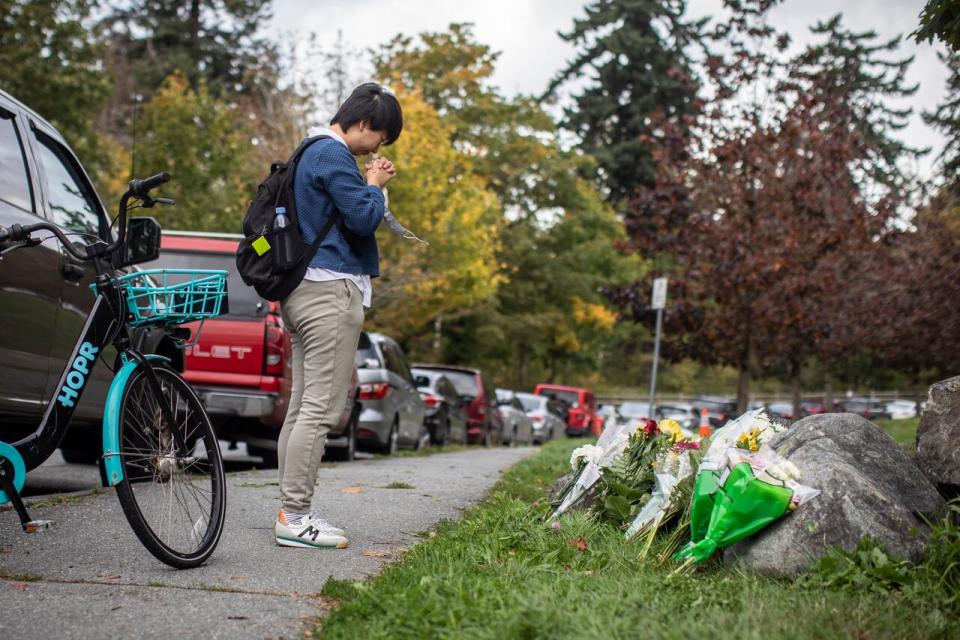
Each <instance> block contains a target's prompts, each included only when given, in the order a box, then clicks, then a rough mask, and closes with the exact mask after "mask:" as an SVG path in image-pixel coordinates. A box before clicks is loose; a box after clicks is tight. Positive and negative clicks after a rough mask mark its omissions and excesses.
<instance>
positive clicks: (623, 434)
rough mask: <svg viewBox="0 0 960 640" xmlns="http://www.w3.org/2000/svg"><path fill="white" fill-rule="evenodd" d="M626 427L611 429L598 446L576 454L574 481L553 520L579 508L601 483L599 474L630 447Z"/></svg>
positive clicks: (573, 456)
mask: <svg viewBox="0 0 960 640" xmlns="http://www.w3.org/2000/svg"><path fill="white" fill-rule="evenodd" d="M629 435H630V434H629V431H628V429H627V427H626V425H620V426H618V427H617V428H615V429H608V430H606V431H604V432H603V433H602V434H600V437H599V438H598V439H597V444H595V445H589V444H588V445H584V446H582V447H577V448H576V449H574V450H573V453H572V454H571V456H570V467H571V469H573V472H574V473H573V478H572V479H571V481H570V482H569V483H568V484H567V486H566V487H564V489H563V490H562V491H561V492H560V493H559V495H558V497H557V498H556V500H555V501H554V505H555V507H554V511H553V517H556V516H559V515H560V514H561V513H563V512H564V511H566V510H567V509H569V508H570V507H571V506H573V505H574V504H576V502H577V501H578V500H580V499H581V498H583V496H584V495H586V494H587V492H588V491H589V490H590V489H591V488H593V486H594V485H596V483H597V481H598V480H599V479H600V470H601V469H602V468H603V467H605V466H607V465H609V464H610V463H611V462H613V461H614V460H615V459H616V458H617V456H619V455H620V454H621V453H622V452H623V450H624V449H625V448H626V446H627V444H628V438H629Z"/></svg>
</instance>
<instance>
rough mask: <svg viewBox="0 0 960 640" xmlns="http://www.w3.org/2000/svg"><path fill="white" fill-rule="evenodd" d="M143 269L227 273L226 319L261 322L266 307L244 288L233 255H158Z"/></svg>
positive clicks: (182, 253) (184, 253)
mask: <svg viewBox="0 0 960 640" xmlns="http://www.w3.org/2000/svg"><path fill="white" fill-rule="evenodd" d="M144 268H146V269H220V270H224V271H226V272H227V304H228V305H229V311H228V313H227V314H226V316H225V317H228V318H229V317H234V318H260V317H262V316H264V315H266V313H267V309H268V308H269V306H268V305H267V303H266V302H264V301H263V299H262V298H260V296H258V295H257V292H256V291H255V290H254V288H253V287H248V286H247V285H245V284H243V280H241V279H240V274H238V273H237V270H236V266H235V264H234V261H233V254H232V253H204V252H200V251H172V250H170V249H164V250H161V251H160V257H159V258H158V259H157V261H156V262H151V263H149V264H147V265H144Z"/></svg>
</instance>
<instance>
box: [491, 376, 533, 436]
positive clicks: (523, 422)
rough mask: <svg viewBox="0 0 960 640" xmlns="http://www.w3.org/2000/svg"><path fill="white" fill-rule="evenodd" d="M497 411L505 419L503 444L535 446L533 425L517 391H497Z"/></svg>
mask: <svg viewBox="0 0 960 640" xmlns="http://www.w3.org/2000/svg"><path fill="white" fill-rule="evenodd" d="M497 410H498V411H499V412H500V417H501V418H502V419H503V436H502V439H503V444H506V445H509V446H511V447H512V446H513V445H515V444H533V423H531V422H530V418H528V417H527V413H526V410H525V409H524V408H523V404H522V403H521V402H520V400H518V399H517V394H516V392H515V391H510V390H509V389H497Z"/></svg>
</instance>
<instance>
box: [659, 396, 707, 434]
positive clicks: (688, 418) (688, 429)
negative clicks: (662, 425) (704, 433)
mask: <svg viewBox="0 0 960 640" xmlns="http://www.w3.org/2000/svg"><path fill="white" fill-rule="evenodd" d="M656 414H657V420H664V419H667V418H669V419H671V420H676V422H677V424H679V425H680V428H681V429H682V430H683V431H684V432H685V433H686V434H687V435H688V436H692V435H693V434H695V433H697V430H698V428H699V427H700V412H699V411H697V409H696V408H694V406H693V405H692V404H690V403H689V402H669V403H664V404H658V405H657V408H656Z"/></svg>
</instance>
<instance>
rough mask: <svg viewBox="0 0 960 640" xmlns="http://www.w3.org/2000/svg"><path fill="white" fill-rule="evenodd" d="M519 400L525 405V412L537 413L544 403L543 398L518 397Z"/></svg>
mask: <svg viewBox="0 0 960 640" xmlns="http://www.w3.org/2000/svg"><path fill="white" fill-rule="evenodd" d="M517 399H519V400H520V404H522V405H523V410H524V411H537V410H539V409H540V408H541V407H542V406H543V403H544V399H543V398H537V397H536V396H521V395H518V396H517Z"/></svg>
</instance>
